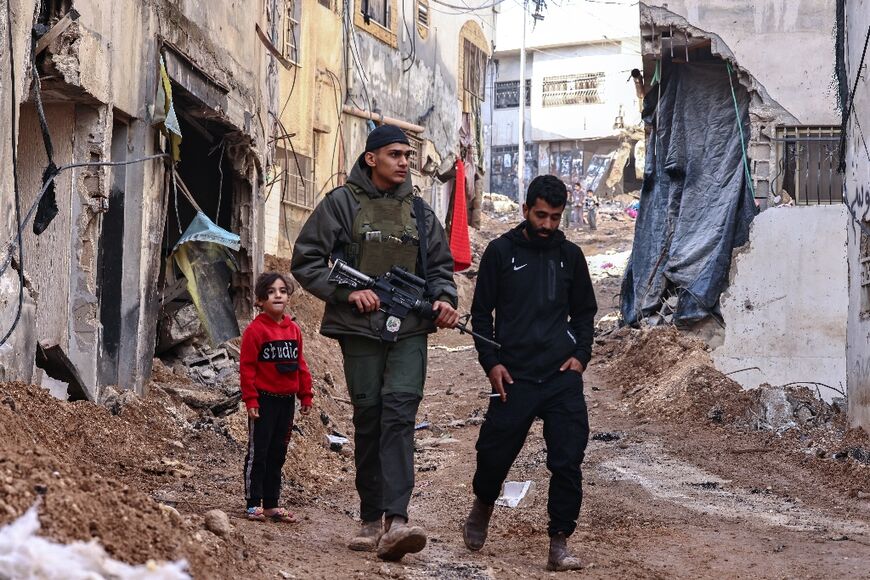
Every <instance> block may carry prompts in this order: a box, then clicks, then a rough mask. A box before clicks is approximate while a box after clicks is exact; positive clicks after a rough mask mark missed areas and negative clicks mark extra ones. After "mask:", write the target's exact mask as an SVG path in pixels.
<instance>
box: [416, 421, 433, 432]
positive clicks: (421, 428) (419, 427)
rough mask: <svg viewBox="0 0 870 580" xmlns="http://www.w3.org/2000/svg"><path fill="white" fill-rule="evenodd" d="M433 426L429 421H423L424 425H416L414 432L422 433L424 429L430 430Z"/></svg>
mask: <svg viewBox="0 0 870 580" xmlns="http://www.w3.org/2000/svg"><path fill="white" fill-rule="evenodd" d="M430 426H431V424H430V423H429V421H423V422H422V423H417V424H416V425H414V431H421V430H423V429H428V428H429V427H430Z"/></svg>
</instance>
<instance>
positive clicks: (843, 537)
mask: <svg viewBox="0 0 870 580" xmlns="http://www.w3.org/2000/svg"><path fill="white" fill-rule="evenodd" d="M828 539H829V540H831V541H832V542H845V541H847V540H848V539H849V536H847V535H845V534H840V535H839V536H831V537H830V538H828Z"/></svg>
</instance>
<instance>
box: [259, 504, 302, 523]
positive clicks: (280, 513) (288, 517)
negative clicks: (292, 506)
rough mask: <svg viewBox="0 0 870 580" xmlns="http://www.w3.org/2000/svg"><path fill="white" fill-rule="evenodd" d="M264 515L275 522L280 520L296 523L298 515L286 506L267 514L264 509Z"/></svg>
mask: <svg viewBox="0 0 870 580" xmlns="http://www.w3.org/2000/svg"><path fill="white" fill-rule="evenodd" d="M263 515H264V516H265V517H266V518H268V519H270V520H272V521H273V522H278V523H281V524H295V523H296V516H294V515H293V513H292V512H290V511H287V510H286V509H284V508H277V509H276V510H275V511H273V512H272V513H269V514H267V513H266V512H265V511H264V512H263Z"/></svg>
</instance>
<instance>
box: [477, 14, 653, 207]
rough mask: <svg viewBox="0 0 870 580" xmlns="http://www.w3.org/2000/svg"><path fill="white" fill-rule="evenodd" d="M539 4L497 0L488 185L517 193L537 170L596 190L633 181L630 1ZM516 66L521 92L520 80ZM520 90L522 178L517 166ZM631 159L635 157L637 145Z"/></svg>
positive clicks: (614, 190)
mask: <svg viewBox="0 0 870 580" xmlns="http://www.w3.org/2000/svg"><path fill="white" fill-rule="evenodd" d="M538 6H539V7H538V8H537V9H536V8H535V6H534V5H530V6H529V9H528V12H529V13H531V14H528V13H526V12H525V11H524V9H523V6H521V5H509V4H504V5H501V6H499V8H498V11H499V12H498V15H497V16H498V18H497V21H496V46H495V52H494V53H493V60H492V66H491V67H490V74H489V82H488V83H487V86H488V96H487V104H486V106H485V108H484V112H485V118H486V125H487V129H488V135H487V138H488V141H489V142H488V145H489V147H488V148H487V149H488V151H489V155H488V157H487V162H486V167H487V168H488V170H489V173H488V175H487V178H486V183H487V191H491V192H495V193H499V194H502V195H506V196H508V197H510V198H512V199H516V198H517V196H518V195H519V192H520V189H522V191H525V190H526V189H527V187H528V183H529V182H530V181H531V180H532V179H533V178H534V177H535V176H537V175H539V174H550V175H555V176H557V177H559V178H560V179H562V180H563V181H564V182H565V183H567V184H573V183H580V184H581V185H582V186H583V189H584V191H585V190H587V189H592V190H593V191H594V192H595V193H596V194H598V195H612V194H621V193H624V192H631V191H636V190H639V189H640V186H641V179H640V178H641V177H642V174H641V175H640V176H638V175H637V171H636V169H635V167H636V164H635V159H636V155H635V151H636V148H635V145H636V144H637V143H638V142H640V143H641V144H642V142H643V132H642V130H639V129H638V127H639V125H640V108H639V98H638V93H637V89H636V86H635V82H634V79H633V78H632V76H631V74H630V73H631V71H632V70H633V69H639V68H640V67H641V59H640V39H639V35H638V30H637V25H636V23H637V15H638V8H637V3H636V2H632V1H630V0H623V1H622V2H610V3H606V4H597V3H595V4H593V3H586V2H582V3H577V4H572V5H566V6H564V7H562V8H561V10H560V16H559V17H552V16H549V15H548V14H547V12H545V11H544V10H543V5H538ZM523 19H525V20H526V24H525V26H526V28H527V30H526V34H525V40H523ZM523 43H525V71H524V73H523V74H522V75H521V74H520V72H521V69H520V62H521V60H522V59H521V54H520V52H521V48H522V46H523ZM521 76H522V77H523V81H522V82H523V85H524V93H525V94H524V95H521V94H520V90H519V88H520V82H521V81H520V77H521ZM521 96H522V99H521ZM521 100H522V101H523V103H524V112H523V141H524V150H525V152H524V157H525V159H524V163H523V178H522V182H523V186H522V188H520V187H519V186H520V184H519V179H518V176H517V173H518V171H519V159H518V156H519V143H518V141H519V107H520V101H521ZM637 150H638V152H640V151H642V149H641V148H638V149H637ZM637 167H639V168H641V169H642V167H643V156H642V154H641V160H640V161H639V162H638V163H637ZM611 178H612V179H611Z"/></svg>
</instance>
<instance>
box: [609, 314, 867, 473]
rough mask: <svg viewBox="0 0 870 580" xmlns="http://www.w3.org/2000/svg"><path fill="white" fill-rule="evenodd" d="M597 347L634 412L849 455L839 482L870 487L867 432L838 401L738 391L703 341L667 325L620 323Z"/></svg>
mask: <svg viewBox="0 0 870 580" xmlns="http://www.w3.org/2000/svg"><path fill="white" fill-rule="evenodd" d="M596 348H597V354H598V356H599V357H600V359H604V361H605V362H604V370H605V372H606V373H607V374H608V375H609V376H610V377H612V384H614V385H618V386H619V387H620V388H621V390H622V393H623V396H624V398H625V400H626V401H627V402H628V403H629V405H630V406H631V408H632V409H633V410H634V411H635V412H636V413H637V414H638V415H641V416H656V417H664V418H667V419H673V420H679V421H682V422H683V424H684V425H685V428H686V429H690V428H693V426H700V427H701V428H708V427H709V425H710V424H711V423H712V424H719V425H722V426H723V427H727V428H733V429H737V430H738V431H740V432H741V433H749V434H753V433H754V434H757V435H758V438H759V440H760V441H762V442H763V445H764V446H765V448H767V447H768V446H770V447H778V448H780V449H782V450H783V451H785V452H798V453H800V454H805V455H810V456H812V457H814V458H816V459H820V460H828V459H834V460H846V459H848V460H849V465H848V466H847V467H845V468H844V474H843V477H844V478H845V479H844V480H848V481H852V480H855V481H860V482H862V483H861V485H863V486H865V487H870V436H868V435H867V433H865V432H864V431H863V430H861V429H860V428H859V429H850V428H849V425H848V419H847V416H846V412H845V400H843V399H839V400H835V402H834V403H833V404H828V403H826V402H824V401H823V400H822V399H821V398H820V397H819V396H818V393H816V392H815V391H813V390H811V389H809V388H807V387H805V386H786V387H783V386H772V385H767V384H765V385H761V386H760V387H759V388H757V389H751V390H744V389H743V388H742V387H741V386H740V385H739V384H737V383H736V382H734V381H732V380H731V379H730V378H728V377H727V376H725V375H724V374H722V373H721V372H720V371H718V370H717V369H716V368H715V367H714V365H713V361H712V359H711V358H710V355H709V353H708V351H707V347H706V345H705V344H704V343H703V342H702V341H700V340H698V339H695V338H692V337H689V336H686V335H684V334H682V333H681V332H680V331H679V330H677V329H676V328H675V327H673V326H660V327H655V328H650V329H644V330H633V329H630V328H627V327H624V328H621V329H619V330H618V331H616V332H614V333H612V334H610V335H609V336H608V337H606V338H598V339H596Z"/></svg>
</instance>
